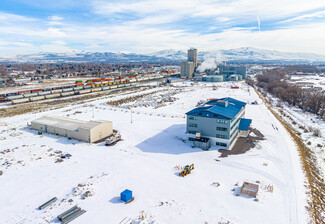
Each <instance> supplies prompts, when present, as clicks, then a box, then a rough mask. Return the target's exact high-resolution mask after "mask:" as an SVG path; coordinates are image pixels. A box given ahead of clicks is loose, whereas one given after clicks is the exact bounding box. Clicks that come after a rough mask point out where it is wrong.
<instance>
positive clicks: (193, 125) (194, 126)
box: [188, 123, 197, 128]
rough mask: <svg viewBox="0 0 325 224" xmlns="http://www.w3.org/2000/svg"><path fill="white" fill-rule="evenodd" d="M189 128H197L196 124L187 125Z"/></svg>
mask: <svg viewBox="0 0 325 224" xmlns="http://www.w3.org/2000/svg"><path fill="white" fill-rule="evenodd" d="M188 126H189V127H193V128H197V124H193V123H189V125H188Z"/></svg>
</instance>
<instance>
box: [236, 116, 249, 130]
mask: <svg viewBox="0 0 325 224" xmlns="http://www.w3.org/2000/svg"><path fill="white" fill-rule="evenodd" d="M251 123H252V119H245V118H242V119H240V122H239V126H238V130H240V131H247V130H248V127H249V125H250V124H251Z"/></svg>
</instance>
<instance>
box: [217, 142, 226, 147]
mask: <svg viewBox="0 0 325 224" xmlns="http://www.w3.org/2000/svg"><path fill="white" fill-rule="evenodd" d="M216 145H219V146H224V147H227V143H224V142H216Z"/></svg>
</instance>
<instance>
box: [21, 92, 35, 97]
mask: <svg viewBox="0 0 325 224" xmlns="http://www.w3.org/2000/svg"><path fill="white" fill-rule="evenodd" d="M22 95H23V96H24V97H32V96H38V93H37V92H36V93H23V94H22Z"/></svg>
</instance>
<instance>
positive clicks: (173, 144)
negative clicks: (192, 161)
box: [136, 124, 201, 155]
mask: <svg viewBox="0 0 325 224" xmlns="http://www.w3.org/2000/svg"><path fill="white" fill-rule="evenodd" d="M185 130H186V128H185V124H174V125H172V126H170V127H168V128H166V129H165V130H163V131H161V132H160V133H158V134H157V135H155V136H153V137H150V138H148V139H147V140H145V141H143V142H141V143H139V144H138V145H136V147H137V148H139V149H140V150H141V151H143V152H149V153H165V154H174V155H179V154H184V153H192V152H200V151H201V149H199V148H192V147H191V146H192V142H190V141H188V140H187V137H186V134H185Z"/></svg>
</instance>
